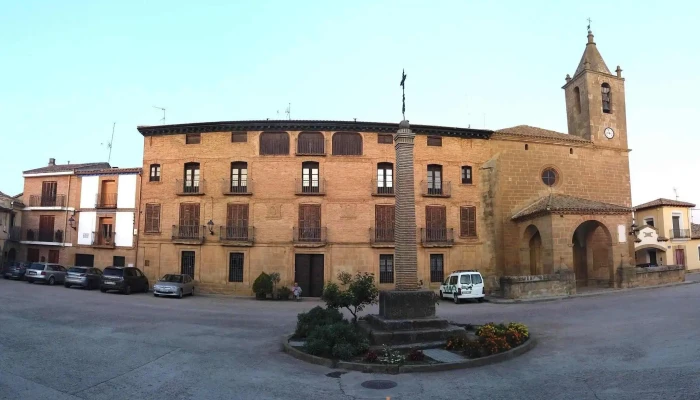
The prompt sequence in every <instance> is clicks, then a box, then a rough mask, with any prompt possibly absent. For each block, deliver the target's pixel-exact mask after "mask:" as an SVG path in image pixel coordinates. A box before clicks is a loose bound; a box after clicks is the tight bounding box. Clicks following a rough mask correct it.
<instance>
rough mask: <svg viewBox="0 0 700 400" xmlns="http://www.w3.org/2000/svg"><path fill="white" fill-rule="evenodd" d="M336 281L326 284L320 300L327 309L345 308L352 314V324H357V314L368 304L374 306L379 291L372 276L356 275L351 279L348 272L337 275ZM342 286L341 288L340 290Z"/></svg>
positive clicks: (365, 274) (366, 274)
mask: <svg viewBox="0 0 700 400" xmlns="http://www.w3.org/2000/svg"><path fill="white" fill-rule="evenodd" d="M338 281H340V283H341V285H338V284H337V283H335V282H328V283H327V284H326V287H325V288H324V289H323V295H322V296H321V299H323V301H325V302H326V306H327V307H328V308H335V309H338V308H346V309H347V310H348V311H350V314H352V317H353V318H352V322H353V323H354V324H356V323H357V313H358V312H360V311H362V310H363V309H364V308H365V307H366V306H368V305H370V304H376V303H377V298H378V297H379V289H377V286H376V285H375V283H374V274H369V273H367V272H365V273H364V274H361V273H359V272H358V273H357V275H355V277H354V278H353V276H352V275H350V274H349V273H348V272H340V273H338ZM341 286H342V288H341Z"/></svg>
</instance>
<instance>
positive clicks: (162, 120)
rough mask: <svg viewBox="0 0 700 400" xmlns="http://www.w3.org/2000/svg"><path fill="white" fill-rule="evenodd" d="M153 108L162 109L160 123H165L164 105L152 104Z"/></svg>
mask: <svg viewBox="0 0 700 400" xmlns="http://www.w3.org/2000/svg"><path fill="white" fill-rule="evenodd" d="M153 108H157V109H159V110H161V111H163V118H161V119H160V123H161V124H165V108H164V107H158V106H153Z"/></svg>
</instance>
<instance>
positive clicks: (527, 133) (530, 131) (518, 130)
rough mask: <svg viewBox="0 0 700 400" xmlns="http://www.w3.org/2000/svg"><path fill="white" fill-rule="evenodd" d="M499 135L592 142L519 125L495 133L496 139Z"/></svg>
mask: <svg viewBox="0 0 700 400" xmlns="http://www.w3.org/2000/svg"><path fill="white" fill-rule="evenodd" d="M499 135H505V136H518V137H529V138H538V139H559V140H567V141H572V142H583V143H589V142H590V141H589V140H586V139H584V138H581V137H578V136H574V135H568V134H566V133H561V132H555V131H550V130H548V129H542V128H536V127H534V126H529V125H518V126H513V127H510V128H503V129H499V130H497V131H495V132H494V137H497V136H499Z"/></svg>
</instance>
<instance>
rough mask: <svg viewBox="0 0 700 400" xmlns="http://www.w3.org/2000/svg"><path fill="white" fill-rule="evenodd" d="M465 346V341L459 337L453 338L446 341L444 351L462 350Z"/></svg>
mask: <svg viewBox="0 0 700 400" xmlns="http://www.w3.org/2000/svg"><path fill="white" fill-rule="evenodd" d="M466 344H467V339H465V338H463V337H459V336H453V337H451V338H449V339H447V344H445V349H447V350H462V349H463V348H464V346H466Z"/></svg>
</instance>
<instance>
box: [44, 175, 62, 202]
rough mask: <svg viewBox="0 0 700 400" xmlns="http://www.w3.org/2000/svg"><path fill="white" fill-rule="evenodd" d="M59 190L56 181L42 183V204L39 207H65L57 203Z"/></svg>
mask: <svg viewBox="0 0 700 400" xmlns="http://www.w3.org/2000/svg"><path fill="white" fill-rule="evenodd" d="M57 188H58V183H57V182H55V181H48V182H42V183H41V203H40V204H39V205H40V206H42V207H56V206H63V204H60V202H58V203H57V201H56V199H57V197H58V195H57Z"/></svg>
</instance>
